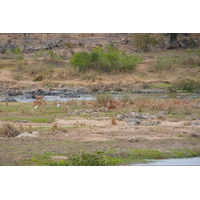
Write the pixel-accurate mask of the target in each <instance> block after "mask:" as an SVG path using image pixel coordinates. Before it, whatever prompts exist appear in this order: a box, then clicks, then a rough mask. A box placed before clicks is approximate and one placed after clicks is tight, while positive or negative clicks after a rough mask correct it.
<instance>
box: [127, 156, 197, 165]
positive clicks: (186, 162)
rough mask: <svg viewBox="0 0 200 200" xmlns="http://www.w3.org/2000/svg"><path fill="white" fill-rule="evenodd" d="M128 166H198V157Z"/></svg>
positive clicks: (150, 161) (153, 161) (149, 161)
mask: <svg viewBox="0 0 200 200" xmlns="http://www.w3.org/2000/svg"><path fill="white" fill-rule="evenodd" d="M130 166H200V157H195V158H181V159H162V160H148V162H147V163H140V164H131V165H130Z"/></svg>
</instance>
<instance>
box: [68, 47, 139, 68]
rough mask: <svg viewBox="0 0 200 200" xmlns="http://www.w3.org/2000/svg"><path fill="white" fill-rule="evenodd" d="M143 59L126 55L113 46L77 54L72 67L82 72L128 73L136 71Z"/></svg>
mask: <svg viewBox="0 0 200 200" xmlns="http://www.w3.org/2000/svg"><path fill="white" fill-rule="evenodd" d="M141 62H142V59H141V58H139V57H136V56H135V55H126V54H125V53H122V52H121V51H119V50H117V49H115V48H114V47H112V46H107V47H106V48H105V49H103V48H95V49H93V50H92V51H91V52H90V53H87V52H84V51H83V52H80V53H76V54H75V55H74V56H73V57H72V58H71V60H70V64H71V66H72V67H75V68H78V69H79V71H80V72H85V71H86V70H98V71H101V72H126V71H131V70H132V69H134V68H135V67H136V66H137V65H138V64H140V63H141Z"/></svg>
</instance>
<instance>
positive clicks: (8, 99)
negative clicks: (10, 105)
mask: <svg viewBox="0 0 200 200" xmlns="http://www.w3.org/2000/svg"><path fill="white" fill-rule="evenodd" d="M1 102H17V100H16V99H11V98H5V100H3V101H1Z"/></svg>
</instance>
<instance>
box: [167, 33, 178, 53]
mask: <svg viewBox="0 0 200 200" xmlns="http://www.w3.org/2000/svg"><path fill="white" fill-rule="evenodd" d="M179 47H180V44H179V43H178V41H177V33H170V34H169V44H168V45H167V47H166V48H167V49H176V48H179Z"/></svg>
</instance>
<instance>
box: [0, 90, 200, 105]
mask: <svg viewBox="0 0 200 200" xmlns="http://www.w3.org/2000/svg"><path fill="white" fill-rule="evenodd" d="M96 95H97V94H96V93H88V94H80V97H79V98H70V97H67V98H63V97H61V96H60V95H59V96H44V99H45V100H46V101H60V102H67V101H70V100H72V99H74V100H95V99H96ZM122 95H124V94H123V93H122V94H116V93H115V94H113V96H114V97H115V98H116V99H117V98H120V97H121V96H122ZM128 95H130V96H131V97H132V98H137V97H144V98H147V97H150V98H160V99H162V98H165V97H168V98H174V99H194V98H199V97H200V93H169V92H165V93H140V94H138V93H131V94H128ZM39 96H40V95H39ZM5 98H11V99H15V100H16V101H17V102H23V103H26V102H32V101H35V99H31V98H27V95H18V96H5V95H2V96H0V102H1V101H3V100H5Z"/></svg>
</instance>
